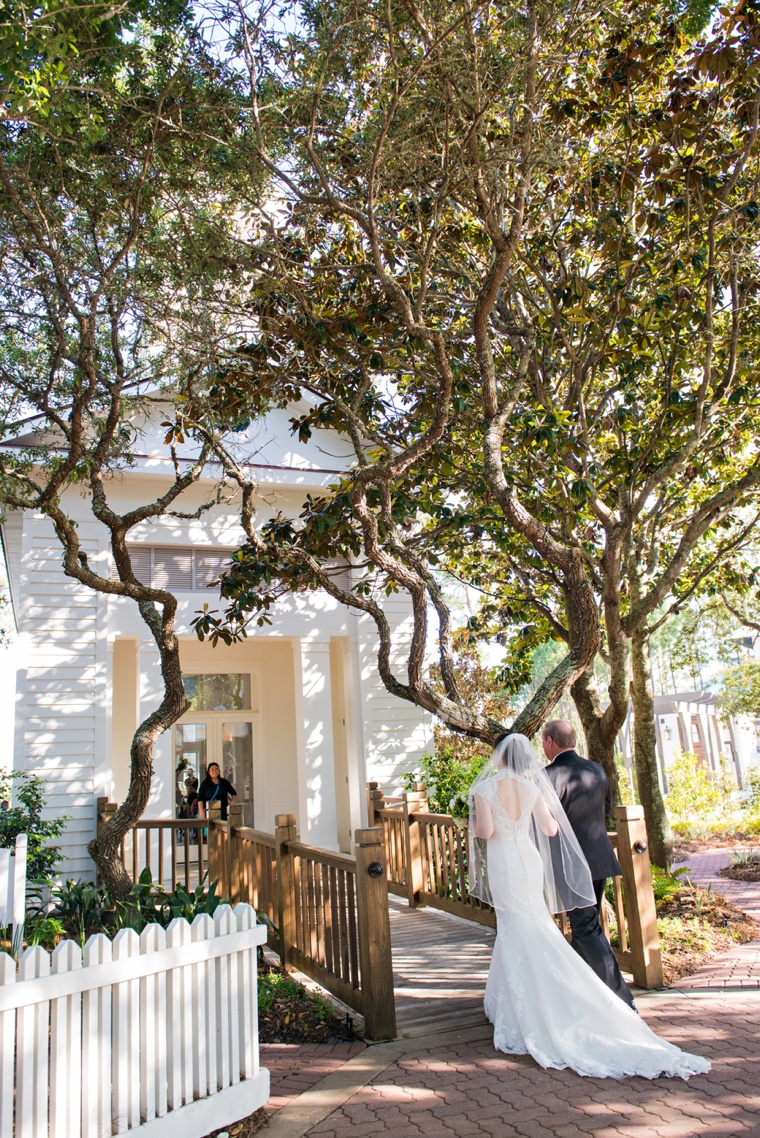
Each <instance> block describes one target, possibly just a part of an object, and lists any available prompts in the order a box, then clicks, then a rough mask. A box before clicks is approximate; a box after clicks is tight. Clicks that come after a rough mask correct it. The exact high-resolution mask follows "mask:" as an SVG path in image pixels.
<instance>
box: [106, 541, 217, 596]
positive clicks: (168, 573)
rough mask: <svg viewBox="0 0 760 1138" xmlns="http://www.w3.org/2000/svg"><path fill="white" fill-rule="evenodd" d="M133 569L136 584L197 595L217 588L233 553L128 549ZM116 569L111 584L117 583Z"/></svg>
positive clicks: (196, 548)
mask: <svg viewBox="0 0 760 1138" xmlns="http://www.w3.org/2000/svg"><path fill="white" fill-rule="evenodd" d="M127 549H128V551H129V555H130V557H131V558H132V568H133V570H134V574H135V576H136V577H137V579H138V580H139V581H143V582H144V583H145V584H146V585H152V586H153V587H154V588H157V589H168V590H169V591H171V592H178V593H182V592H187V593H190V592H197V591H200V590H202V589H213V588H216V587H218V583H219V578H220V576H221V575H222V573H225V572H226V571H227V569H228V568H229V564H230V558H231V557H232V554H233V553H234V550H232V549H210V548H208V547H205V548H204V547H203V546H191V545H137V544H135V545H132V544H130V545H127ZM118 576H119V575H118V573H117V572H116V566H112V568H111V578H112V580H117V579H118Z"/></svg>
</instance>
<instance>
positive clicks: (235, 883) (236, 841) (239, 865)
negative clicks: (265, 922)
mask: <svg viewBox="0 0 760 1138" xmlns="http://www.w3.org/2000/svg"><path fill="white" fill-rule="evenodd" d="M244 815H245V810H244V808H243V806H242V805H241V804H239V803H235V805H234V806H230V808H229V810H228V812H227V847H228V854H227V865H228V875H229V893H228V894H227V896H228V897H229V898H230V900H231V901H232V904H233V905H237V903H238V901H243V900H245V896H244V892H243V889H242V881H241V878H242V874H243V848H242V847H243V843H242V841H241V840H240V838H238V836H237V833H236V829H239V828H240V827H241V826H244V825H245V817H244Z"/></svg>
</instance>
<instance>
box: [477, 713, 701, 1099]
mask: <svg viewBox="0 0 760 1138" xmlns="http://www.w3.org/2000/svg"><path fill="white" fill-rule="evenodd" d="M469 833H470V851H469V852H470V857H469V865H470V877H471V882H470V892H471V893H472V894H474V895H475V896H477V897H480V898H481V900H484V901H488V902H489V903H490V904H491V905H493V907H494V908H495V910H496V919H497V930H498V931H497V936H496V943H495V945H494V951H493V959H492V961H491V968H490V971H489V974H488V983H487V984H486V995H485V1010H486V1015H487V1016H488V1018H489V1020H490V1021H491V1023H492V1024H493V1027H494V1046H495V1047H496V1048H497V1050H499V1051H506V1052H509V1053H511V1054H516V1055H525V1054H530V1055H532V1056H533V1058H534V1059H535V1060H536V1061H537V1062H538V1063H540V1064H541V1066H542V1067H559V1068H564V1067H571V1068H572V1069H573V1070H574V1071H577V1072H578V1074H579V1075H592V1076H596V1077H605V1076H608V1077H611V1078H616V1079H621V1078H624V1077H625V1076H627V1075H643V1076H644V1077H645V1078H648V1079H654V1078H656V1077H657V1076H658V1075H678V1076H680V1077H681V1078H682V1079H688V1078H689V1077H690V1076H691V1075H696V1074H700V1073H703V1072H706V1071H709V1070H710V1064H709V1062H708V1061H707V1060H706V1059H702V1058H700V1057H699V1056H698V1055H690V1054H688V1053H687V1052H685V1051H681V1050H680V1049H679V1048H678V1047H675V1046H674V1045H673V1044H671V1043H667V1042H666V1041H665V1040H663V1039H660V1038H659V1037H658V1036H657V1035H655V1034H654V1032H653V1031H651V1030H650V1028H648V1027H647V1025H646V1024H645V1023H644V1021H643V1020H642V1019H640V1018H639V1016H638V1015H637V1014H636V1012H635V1011H633V1010H632V1009H631V1008H629V1007H627V1006H626V1004H624V1003H623V1002H622V1000H620V999H619V998H618V997H617V996H616V995H614V993H612V992H611V991H610V989H609V988H607V987H606V985H605V984H603V983H602V981H601V980H600V979H599V978H598V977H597V976H596V975H595V974H594V972H592V970H591V969H590V968H589V966H588V965H587V964H586V963H585V961H584V960H583V959H582V958H581V957H580V956H579V955H578V954H577V953H576V952H574V951H573V949H572V948H571V947H570V945H569V944H568V942H567V941H566V940H565V938H564V936H563V935H562V933H561V932H560V930H559V928H558V927H557V924H556V923H555V921H554V920H553V918H552V916H551V914H552V913H560V912H563V911H564V912H567V911H569V910H571V909H576V908H580V907H583V906H587V905H594V904H596V900H595V897H594V889H593V886H592V883H591V872H590V870H589V868H588V864H587V863H586V859H585V858H584V856H583V854H582V852H581V848H580V846H579V845H578V841H577V838H576V837H575V835H574V833H573V831H572V828H571V827H570V823H569V822H568V820H567V816H566V814H565V812H564V810H563V809H562V806H561V805H560V802H559V799H558V798H557V795H556V794H555V792H554V788H553V787H552V785H551V782H550V781H549V778H548V777H547V775H546V774H545V773H544V771H543V769H542V767H541V765H540V763H539V761H538V755H537V754H536V752H535V751H534V749H533V747H532V746H531V744H530V741H529V740H528V739H527V738H526V737H525V735H509V736H507V738H505V739H503V740H502V741H501V742H500V743H499V744H498V745H497V747H496V749H495V751H494V753H493V756H492V758H491V760H490V761H489V762H488V763H487V764H486V767H485V769H484V770H483V771H482V772H481V774H480V775H479V776H478V778H477V779H476V780H475V782H474V783H473V785H472V786H471V788H470V830H469Z"/></svg>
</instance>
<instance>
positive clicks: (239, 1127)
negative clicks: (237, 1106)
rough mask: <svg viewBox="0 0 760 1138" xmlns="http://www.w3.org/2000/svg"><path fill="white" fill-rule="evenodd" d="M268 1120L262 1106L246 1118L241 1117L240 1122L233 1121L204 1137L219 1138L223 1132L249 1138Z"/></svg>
mask: <svg viewBox="0 0 760 1138" xmlns="http://www.w3.org/2000/svg"><path fill="white" fill-rule="evenodd" d="M268 1120H269V1115H268V1114H267V1113H266V1111H265V1110H264V1108H263V1107H262V1108H261V1110H255V1111H254V1112H253V1114H249V1115H248V1117H247V1118H241V1119H240V1122H233V1123H232V1125H231V1126H223V1127H222V1129H221V1130H214V1131H212V1133H211V1134H207V1135H206V1138H220V1135H223V1134H229V1138H251V1135H252V1134H257V1133H258V1132H259V1130H261V1128H262V1126H266V1124H267V1122H268Z"/></svg>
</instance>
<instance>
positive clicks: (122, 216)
mask: <svg viewBox="0 0 760 1138" xmlns="http://www.w3.org/2000/svg"><path fill="white" fill-rule="evenodd" d="M161 14H162V12H161V9H160V7H158V8H157V9H156V10H155V11H154V12H153V13H152V15H153V17H154V18H155V22H154V23H153V24H152V25H151V24H150V23H143V24H141V25H140V26H135V25H133V27H132V32H131V34H130V35H124V36H121V37H118V36H117V37H113V36H111V35H110V34H109V35H108V36H106V37H105V41H104V42H103V43H102V44H101V50H100V53H99V54H98V53H97V52H92V53H89V54H87V55H86V57H85V58H84V59H83V61H82V64H81V67H80V68H79V69H77V67H76V65H72V69H71V71H70V72H69V73H68V77H69V82H68V84H67V85H65V86H64V88H63V90H62V91H61V92H60V100H59V101H58V102H55V101H54V102H52V103H48V104H46V108H45V109H46V118H45V126H44V128H43V129H41V128H39V126H38V125H36V124H34V123H33V122H32V123H27V122H23V121H22V122H18V121H7V122H6V123H5V124H4V125H3V127H2V136H0V245H1V246H2V252H0V308H2V316H3V332H2V338H1V339H0V409H1V414H2V436H3V444H4V445H3V446H2V449H1V450H0V501H1V502H2V505H3V507H4V508H5V509H18V510H33V511H38V512H40V513H41V514H43V515H44V516H45V517H47V518H49V519H50V521H51V522H52V525H53V527H54V530H55V534H56V536H57V538H58V540H59V542H60V544H61V549H62V555H63V568H64V572H65V573H66V575H67V576H69V577H71V578H73V579H74V580H76V581H78V582H80V583H81V584H82V585H84V586H85V587H87V588H90V589H94V590H96V591H97V592H100V593H105V594H108V595H111V596H122V597H128V598H130V599H131V600H133V601H134V602H135V603H136V605H137V607H138V609H139V612H140V615H141V617H142V619H143V620H144V622H145V624H146V625H147V627H148V629H149V630H150V633H151V635H152V637H153V638H154V640H155V642H156V644H157V647H158V650H159V655H160V661H161V673H162V678H163V684H164V693H163V698H162V700H161V702H160V705H159V706H158V707H157V708H156V709H155V710H154V711H153V712H152V713H151V714H150V715H148V717H147V718H146V719H145V720H144V721H143V722H142V723H141V724H140V725H139V727H138V729H137V731H136V733H135V736H134V739H133V741H132V745H131V778H130V785H129V790H128V793H127V796H126V798H125V800H124V802H123V804H122V805H121V806H120V807H119V809H118V811H117V812H116V813H115V814H114V815H113V817H112V818H111V819H109V821H108V822H107V823H106V825H105V826H104V827H103V829H102V831H101V833H100V834H99V836H98V837H97V839H96V840H94V841H93V842H92V843H91V844H90V847H89V849H90V853H91V854H92V857H93V859H94V861H95V863H96V865H97V867H98V870H99V872H100V874H101V875H102V878H103V881H104V883H105V885H106V887H107V889H108V892H109V894H110V896H111V897H112V898H114V899H118V898H124V897H125V896H126V894H127V893H128V891H129V888H130V885H131V882H130V879H129V876H128V874H127V871H126V869H125V867H124V865H123V864H122V862H121V860H120V857H119V847H120V843H121V839H122V837H123V835H124V833H125V832H126V831H127V829H128V828H129V827H130V825H132V824H133V823H134V822H135V821H136V820H137V819H138V818H139V817H140V815H141V814H142V812H143V810H144V809H145V806H146V804H147V801H148V797H149V793H150V784H151V775H152V753H153V747H154V743H155V741H156V739H157V738H158V736H159V735H160V734H161V733H162V732H163V731H165V730H166V729H167V728H168V727H170V726H171V725H172V723H174V722H175V721H176V720H177V719H178V718H179V716H180V715H182V713H183V712H184V711H185V709H186V707H187V706H188V705H187V701H186V699H185V694H184V688H183V683H182V674H181V670H180V663H179V653H178V644H177V639H176V636H175V631H174V618H175V613H176V608H177V602H176V599H175V597H174V596H173V595H172V594H171V593H170V592H168V591H167V590H165V589H161V588H156V587H153V586H152V585H149V584H145V583H144V582H143V581H141V580H139V578H138V577H137V576H136V574H135V571H134V568H133V565H132V561H131V557H130V553H129V548H128V544H127V543H128V540H129V536H130V532H131V531H132V530H133V528H134V527H135V526H136V525H138V524H139V523H141V522H145V521H146V520H150V519H154V518H158V517H161V516H174V517H184V516H187V515H186V514H185V513H184V512H183V500H182V496H183V494H185V492H186V491H187V490H188V489H189V488H190V487H191V486H193V484H195V483H196V482H197V481H198V479H199V477H200V475H201V473H202V471H203V469H204V466H205V464H206V462H207V460H208V459H209V457H211V456H212V455H213V456H215V457H216V458H217V460H218V459H219V458H220V457H222V458H223V456H224V455H226V450H225V448H224V445H223V438H224V432H225V429H226V427H227V424H225V423H223V422H221V421H220V420H219V419H218V417H214V415H213V413H212V412H211V411H210V410H209V409H208V408H207V407H206V404H205V402H204V397H205V393H206V391H207V389H208V386H209V384H210V383H213V380H214V377H215V374H216V368H217V365H218V360H219V341H220V337H226V336H227V329H228V320H229V318H228V317H225V316H223V315H222V314H220V313H219V311H218V304H217V302H216V297H217V296H218V294H219V291H220V285H219V281H220V274H221V273H222V272H225V273H226V271H227V264H228V262H227V260H226V257H227V255H228V248H227V246H226V245H225V243H224V236H225V232H226V233H227V235H228V236H229V237H230V240H231V242H232V244H234V240H235V231H234V219H233V218H232V217H231V216H230V215H225V214H224V211H223V210H222V211H221V212H222V215H223V217H227V222H226V224H227V230H226V231H225V229H224V227H223V226H222V225H220V221H219V214H220V207H221V206H222V205H223V200H224V199H223V197H222V192H223V186H224V180H225V178H226V177H228V170H227V167H226V166H225V157H224V155H220V154H219V151H218V148H215V150H214V152H213V153H212V152H211V150H210V148H206V149H204V148H202V147H200V146H196V147H195V148H193V149H191V148H188V147H186V146H184V145H183V143H182V140H181V129H180V128H181V125H182V123H184V122H186V121H187V120H188V118H191V117H194V118H195V119H196V122H197V123H198V124H199V125H200V124H201V123H202V122H206V123H208V121H209V119H210V118H212V117H213V113H214V111H213V108H214V105H215V101H216V100H217V99H219V98H221V94H220V92H222V93H223V86H224V84H223V78H220V75H219V72H218V71H216V70H215V68H214V65H213V61H211V60H210V59H209V58H208V57H207V56H206V54H205V53H204V51H203V49H202V47H201V45H200V44H199V43H198V42H197V41H196V39H195V38H194V36H193V34H192V28H191V27H190V24H189V20H188V16H187V12H186V11H183V10H182V9H181V8H180V9H177V10H175V11H174V12H172V13H171V16H172V19H171V21H170V23H169V24H168V25H166V24H162V23H161V21H160V17H161ZM74 90H76V100H73V98H72V92H73V91H74ZM77 108H78V109H77ZM59 112H60V113H59ZM204 116H205V118H204ZM72 122H73V123H74V126H75V128H76V129H75V130H72ZM212 236H213V241H212V240H211V238H212ZM228 291H229V290H228ZM180 316H181V318H180ZM237 326H238V327H241V324H240V322H239V321H238V325H237ZM167 393H168V395H169V396H170V398H171V399H173V400H175V401H176V403H177V404H178V406H179V408H180V415H181V413H182V409H184V410H185V411H186V412H187V415H188V416H189V417H190V419H191V420H192V419H193V417H194V419H195V420H197V421H198V422H199V423H200V422H201V421H202V423H203V425H202V426H198V427H197V428H194V427H193V426H192V423H191V425H190V426H189V428H188V430H187V435H188V438H187V445H188V446H189V447H192V446H193V444H194V443H195V459H194V461H191V462H190V463H189V464H183V463H182V462H181V461H180V458H179V456H178V453H177V445H178V444H181V443H184V442H185V435H184V434H183V428H182V425H181V423H180V422H176V421H174V417H172V419H171V421H168V422H167V423H166V424H165V426H166V428H167V434H166V443H167V446H168V447H169V448H170V453H171V456H172V462H173V475H172V476H171V477H170V478H168V479H167V484H166V486H165V488H164V489H163V492H162V493H160V494H159V495H158V496H157V497H155V498H152V499H149V500H146V501H144V502H143V504H141V505H139V506H137V507H135V508H133V509H129V510H126V511H120V510H119V509H118V508H117V507H116V506H115V505H114V504H113V500H112V495H111V486H112V478H113V476H114V475H115V474H117V473H118V472H120V471H122V470H124V469H125V468H127V467H128V466H129V464H130V462H131V455H132V449H133V444H134V430H135V419H136V417H138V416H139V415H140V413H142V412H146V413H147V414H149V415H153V416H155V414H156V409H157V407H158V408H160V407H161V406H162V405H165V402H166V397H167ZM162 401H163V404H162ZM165 413H166V412H164V414H165ZM72 490H76V491H79V492H80V493H81V494H82V495H85V496H86V498H87V500H88V502H89V506H90V509H91V511H92V516H93V518H94V519H96V520H97V521H98V522H99V523H101V524H102V526H103V527H105V530H106V532H107V534H108V538H109V542H110V549H111V553H112V556H113V565H114V568H115V576H110V575H109V573H108V570H107V569H106V570H105V571H102V568H101V567H98V566H95V565H92V564H91V563H90V562H89V561H88V558H87V555H86V553H85V552H84V550H83V548H82V543H81V541H80V537H79V533H78V530H77V525H76V522H75V520H74V518H73V517H72V516H71V514H70V513H69V512H67V507H66V502H67V498H66V493H67V491H68V492H70V491H72ZM210 504H212V503H211V502H208V503H206V504H205V505H204V506H202V507H201V510H200V511H199V512H202V510H203V509H205V508H208V506H209V505H210ZM246 508H247V509H248V510H249V512H250V509H251V503H250V499H248V500H247V502H246Z"/></svg>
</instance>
